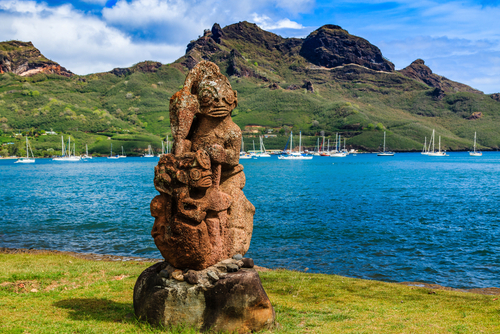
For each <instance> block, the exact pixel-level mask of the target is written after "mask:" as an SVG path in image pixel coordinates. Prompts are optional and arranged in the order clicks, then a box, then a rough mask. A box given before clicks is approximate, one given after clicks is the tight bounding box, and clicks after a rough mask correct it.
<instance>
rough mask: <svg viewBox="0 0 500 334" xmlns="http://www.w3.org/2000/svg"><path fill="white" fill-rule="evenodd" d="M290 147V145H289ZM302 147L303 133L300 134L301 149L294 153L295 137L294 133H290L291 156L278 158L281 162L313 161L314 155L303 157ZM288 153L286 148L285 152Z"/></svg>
mask: <svg viewBox="0 0 500 334" xmlns="http://www.w3.org/2000/svg"><path fill="white" fill-rule="evenodd" d="M287 145H288V143H287ZM301 147H302V132H299V147H298V151H297V152H293V149H292V148H293V135H292V131H290V154H287V155H280V156H278V159H279V160H312V158H313V156H312V155H303V154H302V152H301V150H300V149H301ZM283 151H284V152H286V146H285V149H284V150H283Z"/></svg>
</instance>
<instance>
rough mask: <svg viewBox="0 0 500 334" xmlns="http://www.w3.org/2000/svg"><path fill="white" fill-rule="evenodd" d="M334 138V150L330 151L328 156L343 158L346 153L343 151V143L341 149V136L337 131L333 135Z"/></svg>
mask: <svg viewBox="0 0 500 334" xmlns="http://www.w3.org/2000/svg"><path fill="white" fill-rule="evenodd" d="M335 137H336V139H335V150H334V151H333V152H332V153H330V156H331V157H332V158H345V157H346V156H347V153H346V152H345V145H344V151H342V150H341V147H340V146H341V144H340V143H341V141H340V138H341V135H339V134H338V133H337V134H336V135H335Z"/></svg>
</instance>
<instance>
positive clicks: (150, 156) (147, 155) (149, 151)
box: [143, 145, 155, 158]
mask: <svg viewBox="0 0 500 334" xmlns="http://www.w3.org/2000/svg"><path fill="white" fill-rule="evenodd" d="M154 157H155V155H154V154H153V150H152V149H151V145H148V154H144V155H143V158H154Z"/></svg>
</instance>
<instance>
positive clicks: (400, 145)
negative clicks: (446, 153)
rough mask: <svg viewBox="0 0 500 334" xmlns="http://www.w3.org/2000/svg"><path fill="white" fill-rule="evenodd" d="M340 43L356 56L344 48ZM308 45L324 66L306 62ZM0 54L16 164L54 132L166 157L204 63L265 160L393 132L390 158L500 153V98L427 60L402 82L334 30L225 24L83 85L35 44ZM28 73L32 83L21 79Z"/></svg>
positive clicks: (373, 143)
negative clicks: (174, 105) (432, 146)
mask: <svg viewBox="0 0 500 334" xmlns="http://www.w3.org/2000/svg"><path fill="white" fill-rule="evenodd" d="M342 41H347V42H348V43H347V44H349V45H353V47H354V48H355V49H346V48H343V47H340V46H339V45H343V44H342V43H343V42H342ZM321 43H324V44H325V45H329V47H327V48H325V47H323V48H322V47H321V45H323V44H321ZM347 44H346V45H347ZM303 45H304V46H307V47H311V48H314V50H316V51H317V52H320V53H321V52H323V54H318V53H317V52H316V53H315V54H309V53H307V52H305V51H304V50H305V48H302V46H303ZM0 53H1V55H2V57H4V60H5V59H7V60H9V59H10V63H9V64H10V65H9V66H10V67H9V68H7V65H5V64H7V62H6V61H5V62H4V60H1V61H0V73H2V74H0V131H1V132H0V142H2V143H7V142H14V145H11V146H7V145H5V146H3V147H2V151H3V152H4V154H5V153H8V154H10V155H12V154H18V153H19V152H18V151H19V150H21V149H22V140H21V138H20V136H17V138H16V136H15V134H17V133H21V134H29V136H30V140H31V141H32V146H33V148H34V153H35V155H36V156H47V155H51V153H52V151H49V149H53V150H55V151H57V149H58V147H59V146H58V145H57V143H58V139H55V138H54V139H43V140H42V137H41V132H42V131H49V130H50V129H53V130H54V131H55V132H57V133H58V134H60V135H61V134H63V135H64V136H65V137H67V136H68V135H70V136H73V137H75V139H76V145H77V152H83V150H84V148H85V145H86V144H87V145H88V147H89V152H90V153H93V154H102V155H105V154H108V153H109V148H110V144H111V143H112V144H113V146H114V147H120V146H122V145H123V146H124V149H125V150H126V151H127V152H128V154H130V155H139V154H142V153H144V151H145V150H146V149H147V146H148V145H152V146H153V149H155V150H156V151H158V150H159V149H160V147H161V140H162V139H165V137H166V135H167V134H168V135H171V131H170V124H169V112H168V109H169V99H170V97H171V96H172V94H174V93H175V92H176V91H177V90H179V88H180V87H182V84H183V81H184V78H185V76H186V74H187V72H188V71H189V69H190V68H192V67H193V66H194V64H196V63H197V62H199V61H201V60H202V59H208V60H211V61H213V62H215V63H216V64H217V65H218V66H219V67H220V69H221V71H222V73H224V74H225V75H227V76H228V77H229V79H230V82H231V85H232V87H233V89H235V90H237V91H238V100H239V104H238V107H237V108H236V109H235V110H234V112H233V119H234V121H235V123H236V124H238V125H239V126H240V127H241V129H242V130H243V134H244V137H245V142H246V143H247V144H249V143H251V141H252V138H257V135H259V134H264V133H265V134H272V135H273V136H272V137H271V138H266V148H269V149H282V148H283V147H284V144H285V143H286V140H287V138H288V135H289V132H290V131H293V132H294V133H296V134H298V132H299V131H301V132H302V134H303V143H304V145H305V146H306V147H308V148H313V147H314V145H315V143H316V139H317V137H318V136H323V135H325V136H326V139H330V141H333V140H334V138H335V134H336V133H340V134H341V135H342V138H346V140H347V141H346V145H347V147H348V148H357V149H360V150H367V151H375V150H377V149H378V148H379V147H380V145H381V144H382V139H383V132H384V131H386V132H387V146H388V147H390V148H391V149H392V150H397V151H418V150H421V149H422V145H423V142H424V138H425V137H429V136H430V134H431V133H432V130H433V129H436V133H438V134H439V135H440V136H441V137H442V143H443V147H444V148H445V149H447V150H467V149H470V148H471V146H472V142H473V138H474V132H477V136H478V145H479V146H478V148H479V149H482V150H486V149H492V150H496V149H498V148H499V147H500V133H499V132H498V131H496V129H497V128H498V126H500V101H499V100H500V99H499V98H498V94H492V95H487V94H483V93H482V92H479V91H477V90H475V89H473V88H471V87H469V86H466V85H463V84H461V83H457V82H453V81H451V80H449V79H447V78H444V77H441V76H439V75H437V74H434V73H432V71H431V69H430V68H428V67H427V66H426V65H425V63H424V62H423V61H422V60H416V61H415V62H413V63H412V64H410V65H409V66H408V67H406V68H405V69H403V70H400V71H395V70H394V66H393V64H392V63H390V62H389V61H388V60H386V59H384V58H383V57H382V54H381V53H380V50H378V48H377V47H375V46H374V45H371V44H370V43H369V42H368V41H366V40H363V39H362V38H359V37H356V36H353V35H350V34H349V33H348V32H347V31H345V30H343V29H342V28H341V27H338V26H333V25H326V26H324V27H321V28H320V29H318V30H317V31H315V32H313V33H312V34H311V35H310V36H309V37H307V38H306V39H298V38H288V39H286V38H282V37H280V36H278V35H275V34H273V33H270V32H267V31H264V30H262V29H260V28H259V27H257V26H256V25H254V24H251V23H248V22H240V23H237V24H233V25H230V26H227V27H225V28H223V29H222V28H220V27H219V26H218V25H217V24H216V25H214V27H213V28H212V30H211V31H210V30H207V31H205V34H204V35H203V36H201V37H200V38H198V39H197V40H194V41H191V43H189V45H188V47H187V51H186V54H185V56H183V57H181V58H180V59H178V60H177V61H175V62H174V63H172V64H161V63H158V62H154V61H145V62H141V63H138V64H136V65H134V66H132V67H130V68H115V69H113V70H111V71H110V72H106V73H95V74H89V75H85V76H78V75H74V74H73V73H71V72H69V71H67V70H65V69H64V68H61V67H60V66H59V65H58V64H56V63H55V62H53V61H50V60H48V59H46V58H45V57H43V55H42V54H41V53H40V51H38V50H37V49H36V48H35V47H34V46H33V45H32V44H31V43H24V44H23V43H22V42H17V41H11V42H2V43H0ZM359 54H361V55H362V57H358V55H359ZM320 56H321V57H320ZM9 57H10V58H9ZM318 57H319V58H318ZM0 58H1V57H0ZM367 59H368V60H369V61H367ZM16 64H17V65H16ZM23 64H28V65H27V71H28V72H29V71H31V72H29V73H31V74H29V75H28V74H27V73H28V72H26V73H24V74H23V75H18V74H15V73H14V72H16V73H19V72H20V71H21V67H22V66H24V65H23ZM15 65H16V66H20V67H18V68H16V69H14V68H12V67H13V66H15ZM9 69H10V70H9ZM33 73H35V74H33ZM252 127H259V129H260V130H259V131H258V132H257V133H256V132H255V131H254V129H253V128H252ZM274 136H276V137H274ZM13 137H14V138H13ZM54 137H55V136H54ZM59 139H60V137H59ZM257 140H258V138H257ZM6 146H7V147H6ZM247 149H248V146H247ZM4 154H1V155H4Z"/></svg>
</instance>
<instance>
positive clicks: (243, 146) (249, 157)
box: [240, 136, 252, 159]
mask: <svg viewBox="0 0 500 334" xmlns="http://www.w3.org/2000/svg"><path fill="white" fill-rule="evenodd" d="M240 159H252V157H251V156H250V154H247V153H246V152H245V142H244V141H243V136H241V148H240Z"/></svg>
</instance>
